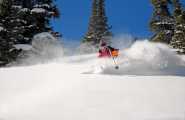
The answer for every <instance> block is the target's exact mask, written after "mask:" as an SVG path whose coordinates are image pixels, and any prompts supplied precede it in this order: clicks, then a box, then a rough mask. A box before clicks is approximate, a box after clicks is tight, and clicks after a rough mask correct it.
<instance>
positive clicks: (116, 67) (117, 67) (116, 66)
mask: <svg viewBox="0 0 185 120" xmlns="http://www.w3.org/2000/svg"><path fill="white" fill-rule="evenodd" d="M107 49H108V50H109V54H110V55H111V57H112V60H113V62H114V64H115V69H119V66H118V65H117V63H116V60H115V58H114V57H113V56H112V53H111V51H110V49H109V48H108V47H107Z"/></svg>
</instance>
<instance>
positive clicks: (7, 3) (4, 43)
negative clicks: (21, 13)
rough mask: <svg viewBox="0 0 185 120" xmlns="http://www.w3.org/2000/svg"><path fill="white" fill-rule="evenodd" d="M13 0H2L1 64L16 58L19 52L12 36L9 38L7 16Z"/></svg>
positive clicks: (0, 9)
mask: <svg viewBox="0 0 185 120" xmlns="http://www.w3.org/2000/svg"><path fill="white" fill-rule="evenodd" d="M11 5H12V1H11V0H2V1H1V4H0V11H1V13H0V66H4V65H6V64H8V63H10V62H12V61H13V60H15V59H16V57H17V55H18V53H19V52H20V51H19V50H17V49H16V48H15V47H14V46H13V45H14V44H13V41H12V38H9V39H8V36H9V34H8V33H9V30H8V28H7V22H8V21H6V20H7V19H6V16H8V15H9V14H10V10H11V9H10V8H11Z"/></svg>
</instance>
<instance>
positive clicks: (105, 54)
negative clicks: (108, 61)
mask: <svg viewBox="0 0 185 120" xmlns="http://www.w3.org/2000/svg"><path fill="white" fill-rule="evenodd" d="M118 53H119V49H115V48H113V47H111V46H107V44H106V43H105V42H102V43H101V45H100V49H99V56H98V57H99V58H112V60H113V61H114V64H115V69H119V66H118V65H117V62H116V60H115V58H116V57H118Z"/></svg>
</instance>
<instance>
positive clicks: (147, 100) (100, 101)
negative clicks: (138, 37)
mask: <svg viewBox="0 0 185 120" xmlns="http://www.w3.org/2000/svg"><path fill="white" fill-rule="evenodd" d="M117 62H118V65H119V67H120V69H119V70H115V69H114V64H113V62H112V60H111V59H98V58H97V55H96V54H90V55H74V56H61V58H58V59H56V60H54V61H52V62H50V63H45V64H38V65H33V66H29V67H25V66H21V67H12V68H1V69H0V76H1V77H0V98H1V99H0V120H184V119H185V65H184V63H185V59H184V57H183V56H177V55H176V54H175V53H174V52H173V51H172V50H171V49H170V48H168V47H167V46H165V45H163V44H154V43H150V42H148V41H140V42H136V43H134V45H132V46H131V47H130V48H127V49H123V50H120V57H119V58H118V59H117Z"/></svg>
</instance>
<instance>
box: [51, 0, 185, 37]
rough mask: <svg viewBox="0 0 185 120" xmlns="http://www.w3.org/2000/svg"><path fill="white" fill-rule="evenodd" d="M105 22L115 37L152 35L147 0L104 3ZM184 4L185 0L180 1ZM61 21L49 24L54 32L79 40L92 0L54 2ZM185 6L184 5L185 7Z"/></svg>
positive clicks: (148, 2) (123, 0) (149, 5)
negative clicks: (106, 18) (58, 10)
mask: <svg viewBox="0 0 185 120" xmlns="http://www.w3.org/2000/svg"><path fill="white" fill-rule="evenodd" d="M105 1H106V14H107V17H108V23H109V25H110V26H112V29H111V31H112V32H113V34H114V35H122V34H130V35H133V36H134V37H139V38H147V37H150V36H151V34H152V33H151V32H150V29H149V21H150V19H151V17H152V10H153V7H152V5H151V3H150V0H105ZM181 1H182V2H183V3H185V0H181ZM56 3H57V6H58V8H59V9H60V13H61V17H60V19H55V20H53V21H52V26H53V28H54V30H55V31H58V32H60V33H62V35H63V38H66V39H71V40H80V39H82V38H83V36H84V35H85V33H86V32H87V28H88V23H89V16H90V15H91V8H92V0H57V1H56ZM184 5H185V4H184Z"/></svg>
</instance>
